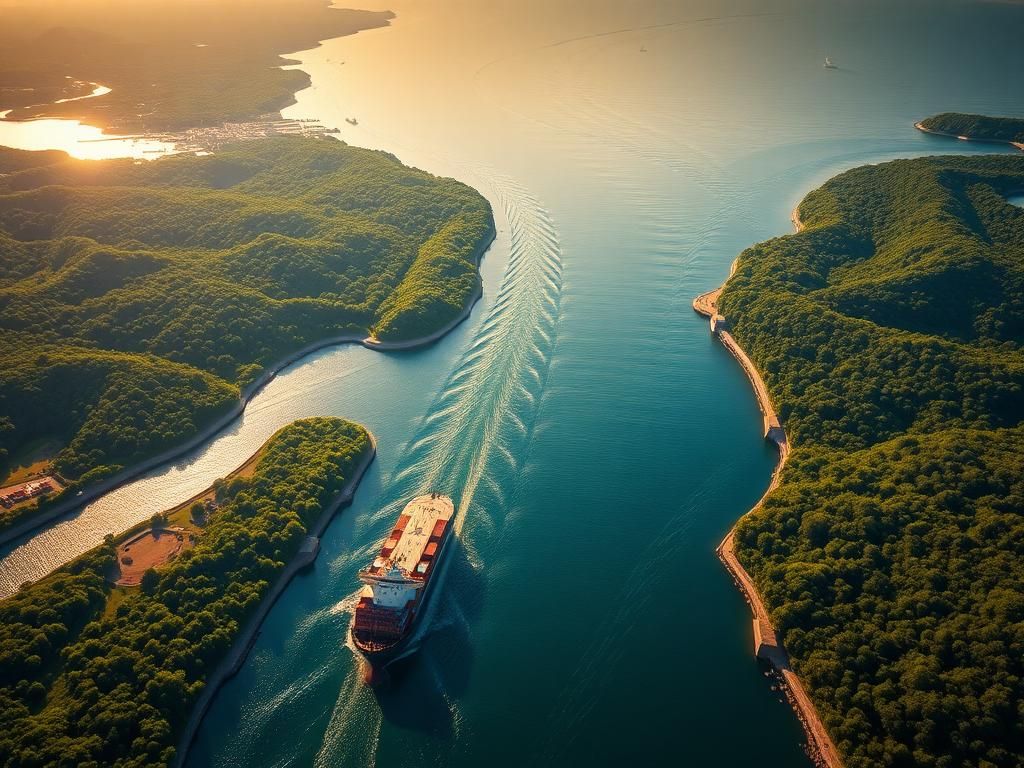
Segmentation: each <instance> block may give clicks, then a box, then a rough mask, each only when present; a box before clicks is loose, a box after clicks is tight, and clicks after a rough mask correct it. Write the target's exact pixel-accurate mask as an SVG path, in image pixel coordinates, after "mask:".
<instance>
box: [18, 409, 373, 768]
mask: <svg viewBox="0 0 1024 768" xmlns="http://www.w3.org/2000/svg"><path fill="white" fill-rule="evenodd" d="M370 450H371V445H370V440H369V436H368V435H367V433H366V431H365V430H364V429H363V428H362V427H360V426H359V425H357V424H353V423H351V422H346V421H343V420H341V419H331V418H315V419H306V420H303V421H297V422H294V423H293V424H291V425H289V426H287V427H285V428H284V429H282V430H281V431H280V432H278V433H277V434H276V435H274V437H272V438H271V439H270V441H269V442H268V444H267V446H266V450H265V452H264V454H263V456H262V458H261V459H260V461H259V463H258V464H257V466H256V468H255V471H254V473H253V475H252V476H251V477H249V478H241V477H236V478H233V479H232V480H231V481H230V482H227V483H219V484H218V485H217V487H218V496H219V499H220V508H219V509H218V510H217V511H216V512H214V513H213V514H212V515H211V517H210V520H209V521H208V522H207V524H206V527H205V529H204V530H203V532H202V533H201V535H200V536H199V538H198V541H197V543H196V545H195V547H194V548H192V549H190V550H187V551H185V552H184V553H183V554H182V555H180V556H179V558H178V559H177V560H174V561H172V562H170V563H168V564H166V565H165V566H162V567H161V568H160V569H158V570H151V571H148V572H147V573H146V575H145V577H144V578H143V581H142V585H141V587H139V588H137V589H131V590H129V593H128V594H127V595H122V596H121V599H119V600H118V601H116V602H115V601H113V600H110V599H109V598H110V595H111V587H110V585H109V583H108V581H107V579H106V576H107V574H108V573H109V572H110V569H111V567H112V566H113V564H114V541H113V538H112V537H108V539H107V542H106V544H104V545H103V546H101V547H99V548H97V549H95V550H93V551H92V552H89V553H87V554H85V555H83V556H81V557H79V558H77V559H75V560H74V561H72V562H71V563H70V564H68V565H66V566H64V567H63V568H61V569H60V570H58V571H57V572H55V573H54V574H51V575H50V576H48V577H46V578H45V579H43V580H41V581H39V582H36V583H35V584H31V585H29V586H27V587H25V588H23V589H22V590H21V591H19V592H18V593H17V594H15V595H13V596H11V597H9V598H7V599H6V600H4V601H2V602H0V766H5V768H15V767H17V768H31V767H34V766H56V765H62V766H65V765H66V766H79V767H80V768H87V767H89V766H91V767H93V768H98V766H103V765H117V766H121V767H122V768H131V767H132V766H138V767H140V768H141V766H161V765H168V764H169V763H170V762H171V761H172V760H173V758H174V755H175V751H176V749H175V747H176V744H177V741H178V739H179V738H180V735H181V733H182V729H183V726H184V724H185V723H186V722H187V719H188V715H189V712H190V710H191V708H192V705H193V704H194V703H195V701H196V698H197V697H198V696H199V694H200V692H201V691H202V689H203V686H204V684H205V682H206V680H207V677H208V675H209V674H210V672H211V671H212V670H213V669H215V668H216V666H217V664H218V663H219V662H220V661H221V660H222V659H223V658H224V657H225V656H226V654H227V652H228V650H229V649H230V648H231V645H232V643H233V642H234V639H235V637H236V636H237V635H238V633H239V631H240V628H241V627H242V626H243V625H244V622H245V621H246V619H247V618H248V617H249V616H251V615H252V613H253V611H254V610H255V608H256V606H257V604H258V603H259V601H260V600H261V599H262V598H263V597H264V595H265V594H266V593H267V590H268V589H269V587H270V584H271V583H272V582H273V581H274V580H275V579H276V578H277V577H278V576H279V575H280V574H281V572H282V570H283V568H284V567H285V564H286V563H287V561H288V560H289V559H290V558H291V557H292V556H293V555H294V554H295V552H296V551H297V550H298V548H299V546H300V545H301V543H302V540H303V538H304V536H305V533H306V531H307V530H308V528H309V526H310V525H311V524H312V523H313V522H314V521H315V520H316V519H317V518H318V517H319V516H320V514H321V512H322V511H323V509H324V508H325V506H326V505H327V504H328V503H329V502H330V500H331V499H333V498H334V497H335V496H336V494H337V493H338V492H339V491H340V490H341V489H342V488H343V487H344V485H345V484H346V483H347V482H348V481H349V480H350V479H351V478H352V477H353V472H354V470H355V468H356V466H357V465H358V463H359V462H360V461H361V460H362V459H363V457H364V456H365V455H366V453H367V452H368V451H370Z"/></svg>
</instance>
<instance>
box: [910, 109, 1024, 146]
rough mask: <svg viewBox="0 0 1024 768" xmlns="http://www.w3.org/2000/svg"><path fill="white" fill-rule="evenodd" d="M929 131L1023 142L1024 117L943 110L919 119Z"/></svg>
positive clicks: (973, 137)
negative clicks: (937, 113) (938, 113)
mask: <svg viewBox="0 0 1024 768" xmlns="http://www.w3.org/2000/svg"><path fill="white" fill-rule="evenodd" d="M921 127H922V128H927V129H928V130H929V131H938V132H939V133H949V134H952V135H953V136H967V137H969V138H972V139H990V140H993V141H1013V142H1018V143H1020V142H1024V119H1021V118H1017V117H988V116H987V115H967V114H963V113H961V112H943V113H942V114H941V115H932V116H931V117H926V118H925V119H924V120H922V121H921Z"/></svg>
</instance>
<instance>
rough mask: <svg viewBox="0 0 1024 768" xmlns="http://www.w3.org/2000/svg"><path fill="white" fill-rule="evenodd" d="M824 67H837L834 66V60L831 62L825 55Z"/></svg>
mask: <svg viewBox="0 0 1024 768" xmlns="http://www.w3.org/2000/svg"><path fill="white" fill-rule="evenodd" d="M825 69H839V67H837V66H836V64H835V62H833V61H832V59H831V58H830V57H828V56H826V57H825Z"/></svg>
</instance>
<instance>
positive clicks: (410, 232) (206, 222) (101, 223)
mask: <svg viewBox="0 0 1024 768" xmlns="http://www.w3.org/2000/svg"><path fill="white" fill-rule="evenodd" d="M494 234H495V229H494V222H493V217H492V214H491V209H490V206H489V204H488V203H487V201H486V200H485V199H484V198H483V197H482V196H481V195H479V194H478V193H477V192H476V191H474V190H473V189H471V188H470V187H468V186H466V185H464V184H461V183H459V182H456V181H454V180H452V179H444V178H438V177H435V176H432V175H430V174H428V173H424V172H422V171H419V170H415V169H412V168H408V167H406V166H403V165H402V164H401V163H399V162H398V161H397V160H396V159H395V158H394V157H393V156H391V155H388V154H386V153H383V152H376V151H370V150H365V149H357V148H354V147H350V146H347V145H345V144H343V143H342V142H339V141H336V140H334V139H309V138H299V137H281V138H273V139H261V140H257V141H249V142H240V143H237V144H235V145H231V146H229V147H227V148H225V149H224V150H223V151H221V152H218V153H216V154H215V155H209V156H203V157H198V156H194V155H181V156H171V157H166V158H162V159H159V160H155V161H152V162H148V163H145V162H143V163H140V162H133V161H131V160H106V161H100V162H86V161H78V160H72V159H70V158H68V157H67V156H66V155H64V154H62V153H59V152H22V151H17V150H11V149H5V148H0V310H2V311H0V333H2V334H3V337H4V344H3V346H2V348H0V504H2V506H0V541H3V540H9V539H10V538H12V537H14V536H17V535H20V534H22V533H24V532H25V531H27V530H29V529H30V528H31V527H33V526H35V525H38V524H41V523H42V522H45V521H46V520H49V519H52V518H53V517H54V516H56V515H58V514H62V513H63V512H66V511H68V510H69V509H71V508H72V507H73V506H76V505H78V504H81V503H83V502H84V501H86V500H88V498H90V497H92V496H95V495H97V494H98V493H101V492H105V491H106V490H109V489H110V488H112V487H114V486H115V485H116V484H118V483H120V482H123V481H124V480H126V479H127V478H129V477H131V476H132V475H134V474H136V473H138V472H139V471H141V470H143V469H145V468H148V467H150V466H155V465H157V464H159V463H163V462H165V461H167V460H169V459H170V458H173V457H174V456H175V455H177V454H180V453H181V452H182V451H184V450H186V449H188V448H190V447H191V446H193V445H196V444H198V443H199V442H201V441H202V440H204V439H208V438H209V437H210V436H211V435H212V434H213V433H215V432H216V431H217V430H218V429H220V428H222V427H223V426H224V425H226V424H227V423H228V422H230V421H231V420H232V419H233V418H235V417H236V416H237V415H238V414H239V413H240V412H241V410H242V407H243V406H244V403H245V402H246V401H247V399H248V398H250V397H251V396H252V395H253V394H254V393H255V392H256V391H257V390H258V389H259V388H260V387H261V386H262V385H263V384H265V383H266V382H267V381H268V380H269V379H270V378H271V377H272V376H273V374H274V372H275V371H277V370H278V369H279V368H280V367H282V366H283V365H285V364H287V363H289V362H292V361H294V360H296V359H297V358H299V357H300V356H302V355H304V354H307V353H309V352H310V351H312V350H314V349H316V348H318V347H322V346H325V345H328V344H334V343H338V342H342V341H352V342H359V343H365V344H366V345H367V346H370V347H374V348H379V349H394V348H401V347H408V346H415V345H416V344H419V343H425V342H429V341H431V340H433V339H436V338H438V337H439V336H440V335H442V334H444V333H445V332H447V331H448V330H450V329H451V328H452V327H453V326H454V325H455V324H456V323H458V322H459V321H460V320H462V319H463V318H465V317H466V316H467V315H468V313H469V311H470V309H471V307H472V305H473V303H474V302H475V301H476V300H477V298H479V296H480V292H481V280H480V276H479V271H478V264H479V261H480V259H481V257H482V255H483V253H484V251H485V250H486V248H487V247H488V246H489V244H490V243H491V241H492V240H493V238H494ZM40 484H49V485H48V488H46V489H43V488H42V487H41V486H40ZM30 491H31V492H33V493H34V495H29V493H30Z"/></svg>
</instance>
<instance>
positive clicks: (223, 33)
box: [0, 0, 392, 134]
mask: <svg viewBox="0 0 1024 768" xmlns="http://www.w3.org/2000/svg"><path fill="white" fill-rule="evenodd" d="M3 17H4V23H3V25H0V112H4V111H7V110H11V113H10V114H9V115H8V116H7V119H9V120H28V119H35V118H40V117H59V118H74V119H78V120H81V121H82V122H84V123H87V124H89V125H94V126H98V127H100V128H103V129H104V130H107V131H113V132H118V133H128V134H135V133H152V132H155V131H181V130H184V129H187V128H195V127H204V126H214V125H220V124H221V123H222V122H225V121H228V122H243V121H248V120H253V119H256V118H258V117H261V116H263V115H267V114H273V113H276V112H278V111H279V110H280V109H282V108H283V107H286V106H288V105H290V104H292V103H294V94H295V92H296V91H299V90H301V89H303V88H306V87H308V86H309V84H310V79H309V76H308V75H307V74H306V73H305V72H302V71H301V70H297V69H282V68H281V67H282V65H286V64H288V63H290V62H289V61H287V60H285V59H282V58H281V56H280V54H281V53H282V52H287V51H299V50H304V49H307V48H313V47H315V46H317V45H318V41H320V40H325V39H328V38H334V37H339V36H342V35H349V34H353V33H354V32H357V31H359V30H362V29H371V28H373V27H380V26H384V25H386V24H388V23H389V20H390V19H391V17H392V14H391V13H389V12H386V11H385V12H373V11H359V10H347V9H345V10H342V9H336V8H332V7H331V3H329V2H327V0H249V1H248V2H246V3H244V4H236V3H210V2H207V0H178V1H177V2H174V3H152V2H138V1H137V0H107V1H106V2H104V3H78V2H75V3H68V2H65V1H64V0H7V2H5V3H4V6H3ZM98 88H102V89H103V90H102V91H101V93H102V96H97V97H95V98H93V97H92V95H93V94H95V93H96V92H97V89H98Z"/></svg>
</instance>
